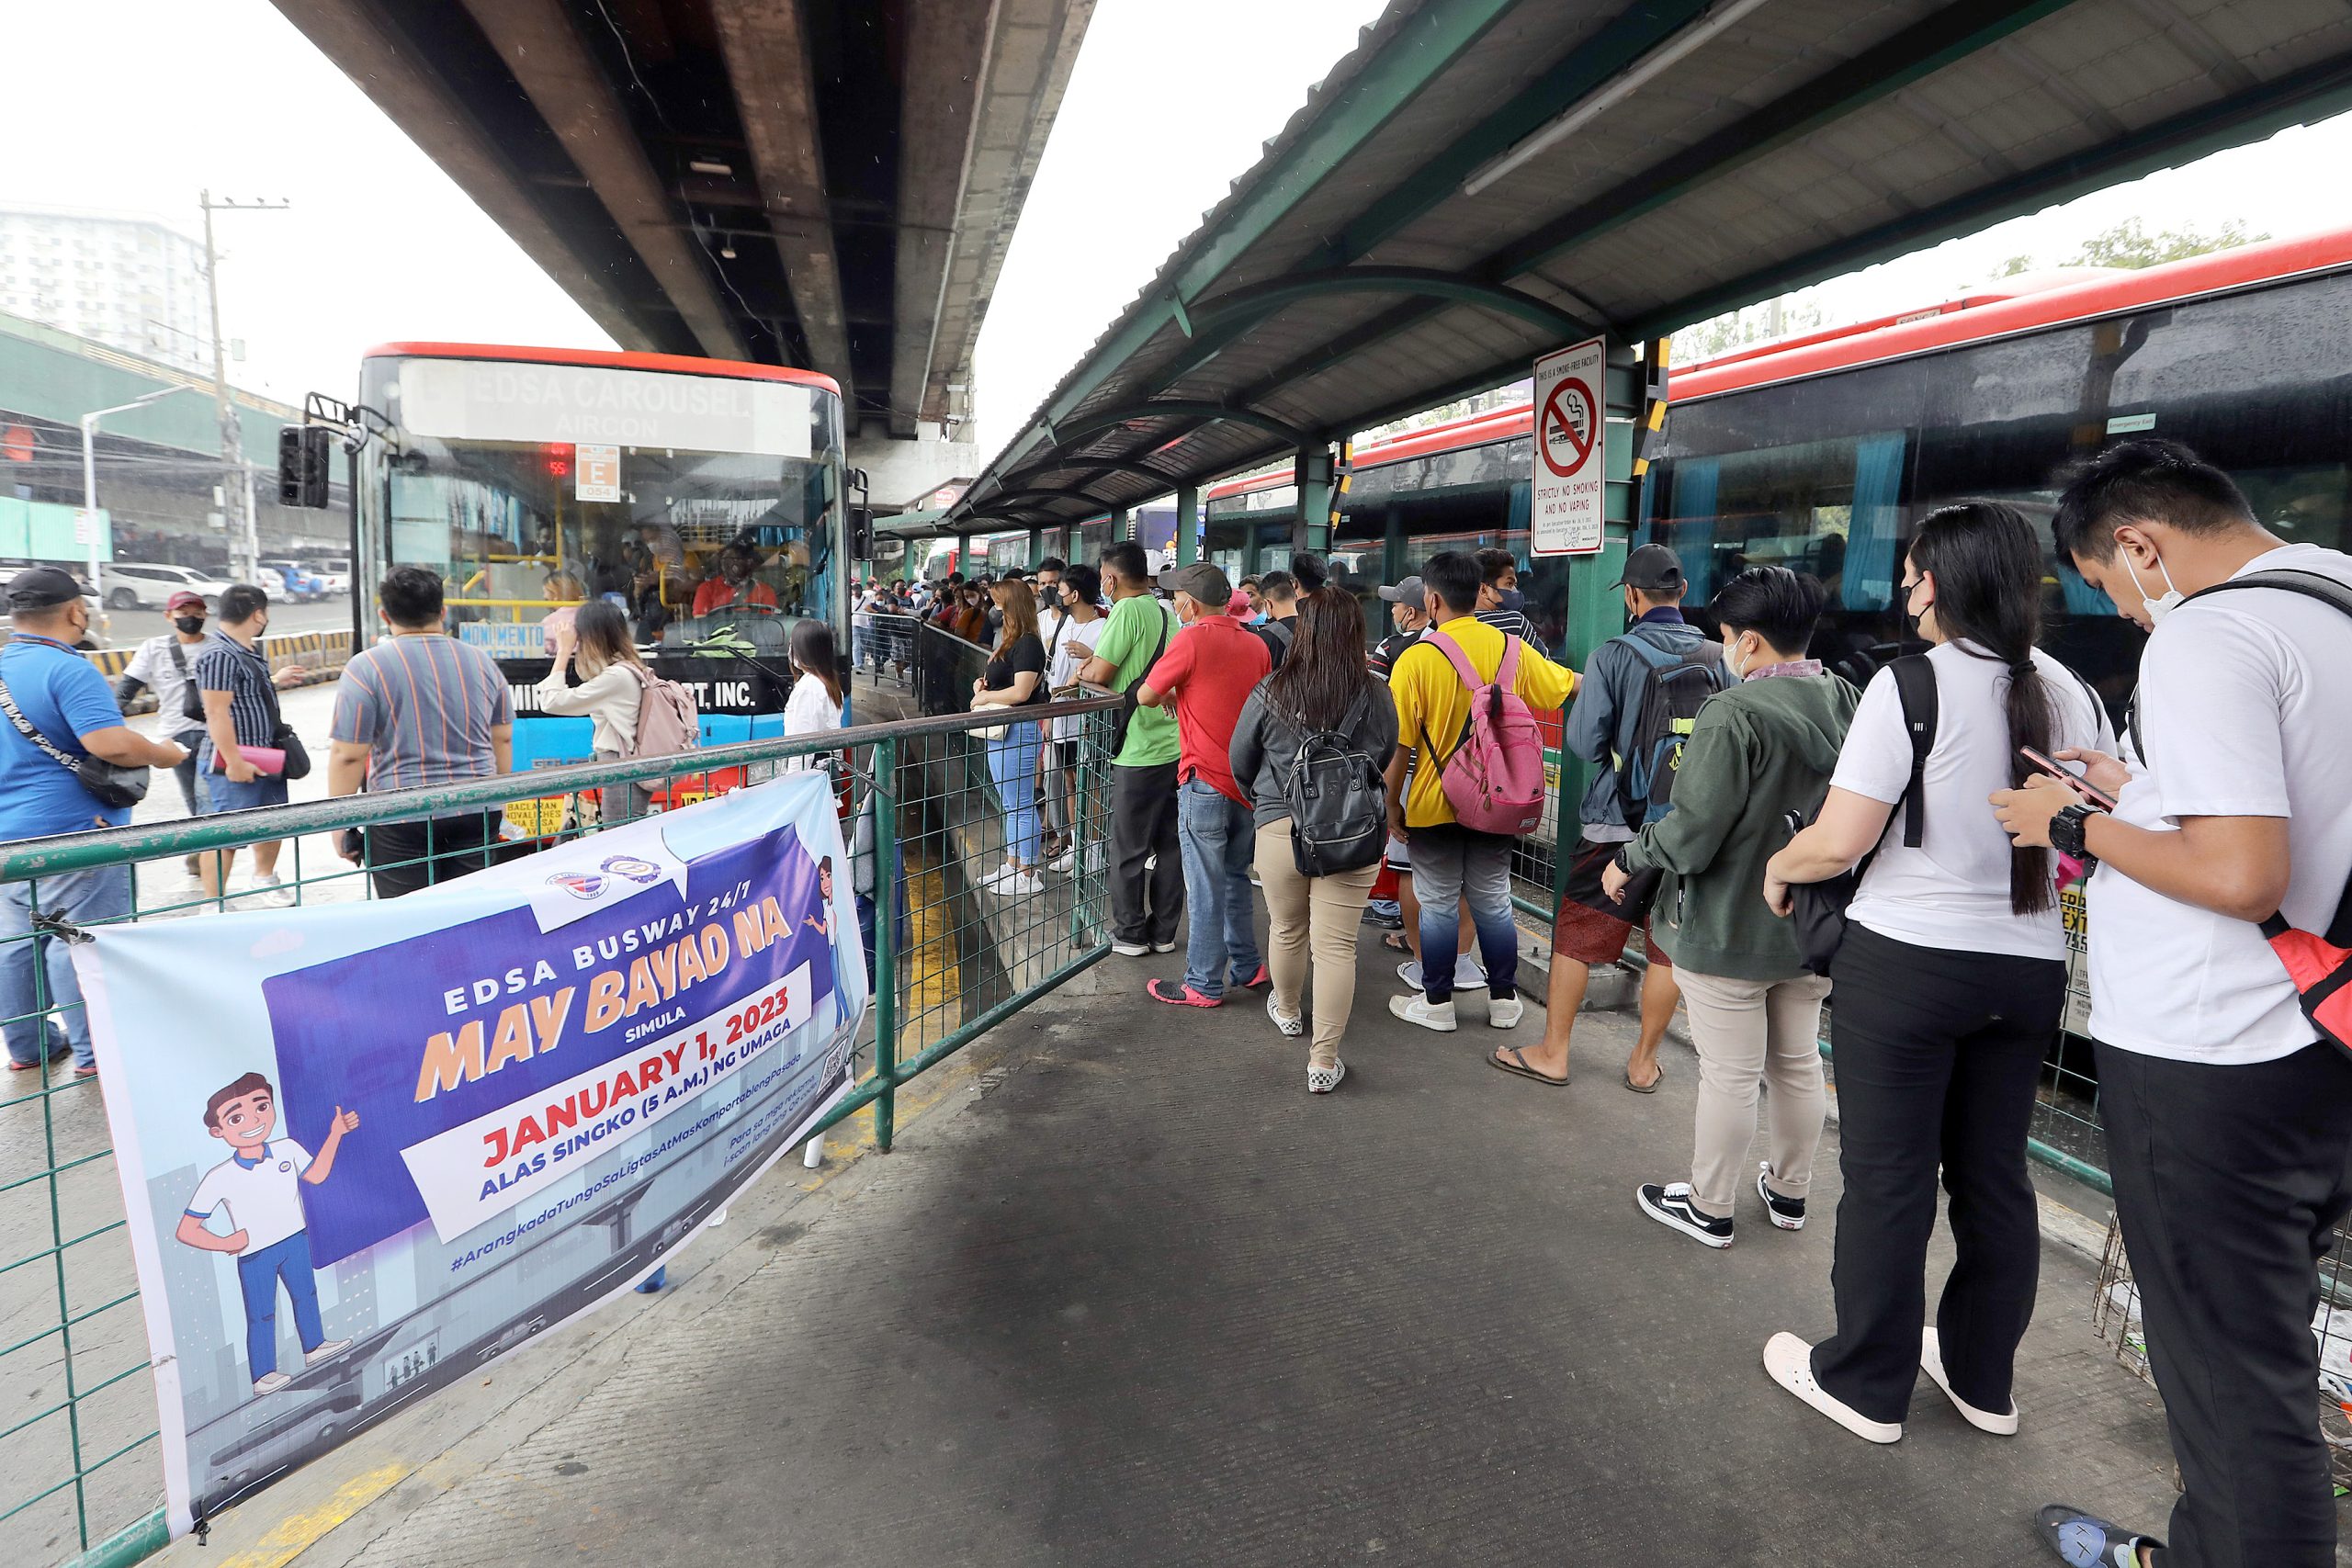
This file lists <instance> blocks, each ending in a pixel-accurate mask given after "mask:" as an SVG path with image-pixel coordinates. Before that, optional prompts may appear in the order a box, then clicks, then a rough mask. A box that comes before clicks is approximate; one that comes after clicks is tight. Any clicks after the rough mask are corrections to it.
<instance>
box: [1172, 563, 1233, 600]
mask: <svg viewBox="0 0 2352 1568" xmlns="http://www.w3.org/2000/svg"><path fill="white" fill-rule="evenodd" d="M1159 586H1161V587H1162V588H1166V589H1169V590H1170V591H1172V592H1178V593H1190V594H1191V595H1192V596H1193V598H1195V599H1198V600H1199V601H1200V602H1201V603H1202V604H1210V605H1219V604H1226V603H1227V602H1228V601H1229V600H1231V599H1232V597H1233V584H1232V583H1230V582H1227V581H1226V579H1225V571H1224V570H1223V569H1222V568H1220V567H1218V566H1217V565H1216V563H1215V562H1212V561H1204V560H1196V561H1194V562H1193V564H1192V565H1190V566H1176V567H1170V568H1169V569H1168V570H1166V571H1163V572H1161V573H1160V574H1159Z"/></svg>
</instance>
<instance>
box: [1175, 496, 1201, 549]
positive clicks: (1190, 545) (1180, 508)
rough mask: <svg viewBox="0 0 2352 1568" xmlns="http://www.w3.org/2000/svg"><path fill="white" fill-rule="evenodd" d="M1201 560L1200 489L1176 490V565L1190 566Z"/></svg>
mask: <svg viewBox="0 0 2352 1568" xmlns="http://www.w3.org/2000/svg"><path fill="white" fill-rule="evenodd" d="M1200 558H1201V487H1200V486H1198V485H1179V486H1178V487H1177V489H1176V564H1177V565H1178V566H1190V565H1192V564H1193V562H1194V561H1196V560H1198V559H1200Z"/></svg>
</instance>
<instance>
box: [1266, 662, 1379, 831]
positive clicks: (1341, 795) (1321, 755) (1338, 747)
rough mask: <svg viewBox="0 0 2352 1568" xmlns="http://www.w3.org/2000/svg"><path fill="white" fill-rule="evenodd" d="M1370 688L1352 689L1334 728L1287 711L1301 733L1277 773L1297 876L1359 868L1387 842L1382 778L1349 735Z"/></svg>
mask: <svg viewBox="0 0 2352 1568" xmlns="http://www.w3.org/2000/svg"><path fill="white" fill-rule="evenodd" d="M1373 691H1374V688H1373V687H1370V686H1367V687H1365V688H1364V690H1363V691H1361V692H1358V693H1357V694H1356V700H1355V701H1354V702H1353V703H1351V704H1350V705H1349V706H1348V714H1347V716H1346V717H1345V718H1344V719H1342V720H1340V727H1339V728H1337V729H1317V728H1312V727H1311V726H1309V725H1307V724H1306V722H1305V721H1304V720H1302V719H1299V718H1298V717H1297V716H1295V715H1293V716H1290V717H1291V721H1292V722H1293V723H1295V724H1296V725H1298V727H1299V728H1300V730H1301V731H1302V732H1303V733H1302V736H1301V739H1300V740H1299V743H1298V750H1297V752H1296V753H1295V755H1294V756H1293V757H1292V758H1291V763H1290V769H1289V771H1288V772H1287V773H1283V804H1284V805H1286V806H1288V807H1290V852H1291V858H1292V861H1293V863H1295V864H1296V865H1297V867H1298V874H1299V875H1301V876H1330V875H1332V874H1336V873H1339V872H1343V871H1360V870H1362V869H1363V867H1365V866H1368V865H1370V864H1372V863H1373V862H1374V861H1376V860H1378V859H1379V858H1380V853H1381V851H1382V849H1383V848H1384V847H1385V845H1386V844H1387V842H1388V787H1387V784H1386V783H1385V781H1384V780H1383V779H1382V777H1381V773H1380V769H1379V767H1378V766H1377V765H1376V764H1375V763H1374V761H1373V760H1372V759H1371V757H1369V756H1367V755H1366V754H1365V753H1364V752H1363V750H1360V749H1359V748H1358V747H1357V746H1356V744H1355V742H1354V740H1353V739H1351V737H1352V736H1353V735H1354V734H1355V728H1356V721H1357V720H1358V718H1360V717H1361V716H1363V705H1364V702H1365V700H1366V699H1367V698H1368V697H1369V696H1370V695H1371V694H1372V692H1373Z"/></svg>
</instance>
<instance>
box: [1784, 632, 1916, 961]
mask: <svg viewBox="0 0 2352 1568" xmlns="http://www.w3.org/2000/svg"><path fill="white" fill-rule="evenodd" d="M1887 668H1888V669H1890V670H1892V671H1894V691H1895V694H1896V695H1897V696H1898V697H1900V698H1902V700H1903V728H1905V730H1906V731H1908V732H1909V734H1910V737H1911V777H1910V780H1909V782H1907V783H1906V784H1904V786H1903V797H1902V801H1901V805H1902V807H1903V846H1904V848H1905V849H1911V850H1916V849H1917V848H1918V847H1919V844H1920V841H1921V840H1922V839H1924V838H1925V837H1926V835H1927V831H1928V790H1927V775H1928V752H1930V751H1932V750H1935V745H1936V671H1935V666H1934V665H1932V664H1929V663H1928V656H1927V655H1926V654H1924V653H1909V654H1905V655H1904V656H1903V657H1902V658H1900V659H1897V660H1894V662H1892V663H1890V664H1889V665H1888V666H1887ZM1828 796H1829V792H1828V790H1827V789H1826V787H1825V788H1824V789H1823V790H1822V799H1823V800H1826V799H1827V798H1828ZM1820 815H1821V801H1818V800H1816V801H1815V802H1814V803H1813V809H1812V810H1810V811H1808V812H1805V813H1804V815H1802V816H1800V815H1798V814H1797V813H1796V812H1793V811H1792V812H1790V813H1788V815H1787V820H1788V824H1789V836H1790V837H1791V838H1794V837H1795V836H1796V835H1797V834H1799V833H1801V832H1803V831H1804V829H1806V828H1809V827H1811V826H1812V825H1813V822H1814V819H1815V818H1817V817H1819V816H1820ZM1877 858H1878V851H1877V850H1875V849H1873V850H1871V852H1870V853H1869V854H1866V855H1864V856H1863V857H1862V858H1861V859H1860V861H1858V862H1856V863H1855V865H1854V868H1853V869H1852V870H1851V871H1849V872H1847V873H1845V874H1842V875H1839V876H1833V877H1831V878H1829V880H1827V881H1826V882H1808V883H1800V884H1798V885H1797V886H1793V887H1791V888H1790V889H1789V897H1790V901H1791V903H1792V905H1793V908H1792V910H1791V919H1792V922H1793V923H1794V925H1795V927H1796V937H1797V956H1798V957H1799V958H1800V959H1801V960H1802V961H1803V962H1804V967H1805V973H1807V974H1809V975H1826V974H1828V973H1829V965H1830V962H1831V961H1832V960H1833V959H1835V958H1836V957H1837V956H1838V946H1839V944H1841V943H1842V942H1845V940H1846V910H1847V908H1848V907H1849V905H1851V904H1852V903H1853V901H1854V895H1855V894H1856V893H1857V892H1859V891H1860V888H1861V886H1862V874H1864V873H1865V872H1867V871H1869V870H1870V868H1871V861H1873V860H1876V859H1877Z"/></svg>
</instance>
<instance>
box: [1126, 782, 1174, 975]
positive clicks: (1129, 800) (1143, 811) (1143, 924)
mask: <svg viewBox="0 0 2352 1568" xmlns="http://www.w3.org/2000/svg"><path fill="white" fill-rule="evenodd" d="M1152 855H1158V856H1159V864H1158V865H1156V866H1154V867H1152V868H1151V869H1150V870H1148V871H1147V870H1146V869H1144V862H1145V860H1146V859H1148V857H1150V856H1152ZM1183 918H1184V858H1183V852H1182V850H1181V849H1179V847H1178V846H1177V842H1176V764H1175V763H1173V762H1159V763H1155V764H1152V765H1150V766H1148V767H1140V768H1130V767H1123V766H1120V765H1119V764H1116V763H1114V764H1113V765H1112V768H1111V932H1112V934H1113V935H1114V936H1115V937H1116V938H1117V939H1118V940H1119V941H1121V942H1161V943H1165V942H1174V941H1175V940H1176V931H1177V925H1178V922H1179V921H1181V920H1182V919H1183Z"/></svg>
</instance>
